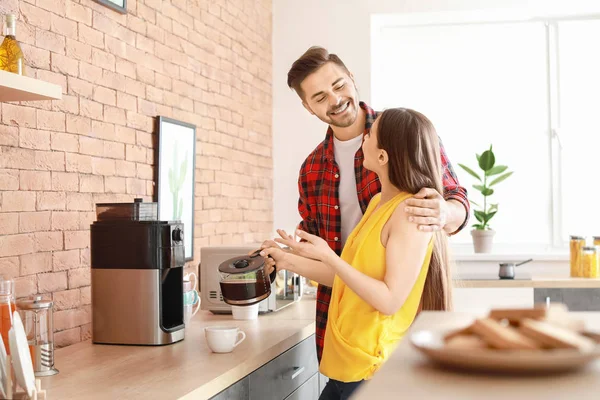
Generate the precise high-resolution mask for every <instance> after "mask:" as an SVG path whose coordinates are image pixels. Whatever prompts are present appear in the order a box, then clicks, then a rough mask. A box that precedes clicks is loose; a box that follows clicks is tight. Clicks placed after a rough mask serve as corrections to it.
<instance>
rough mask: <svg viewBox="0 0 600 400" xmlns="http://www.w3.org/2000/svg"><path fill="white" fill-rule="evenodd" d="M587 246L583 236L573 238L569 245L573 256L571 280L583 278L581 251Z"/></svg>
mask: <svg viewBox="0 0 600 400" xmlns="http://www.w3.org/2000/svg"><path fill="white" fill-rule="evenodd" d="M584 246H585V238H584V237H583V236H571V240H570V243H569V249H570V256H571V278H579V277H581V249H582V248H583V247H584Z"/></svg>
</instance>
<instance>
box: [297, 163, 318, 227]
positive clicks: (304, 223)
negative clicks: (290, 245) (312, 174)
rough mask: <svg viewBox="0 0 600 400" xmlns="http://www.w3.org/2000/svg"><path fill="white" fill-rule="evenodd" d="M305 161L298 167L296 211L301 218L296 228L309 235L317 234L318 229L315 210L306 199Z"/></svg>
mask: <svg viewBox="0 0 600 400" xmlns="http://www.w3.org/2000/svg"><path fill="white" fill-rule="evenodd" d="M306 176H307V174H306V162H304V163H303V164H302V167H301V168H300V175H299V177H298V193H299V194H300V196H299V198H298V212H299V213H300V217H301V218H302V220H301V221H300V223H299V224H298V228H299V229H302V230H303V231H305V232H308V233H310V234H311V235H319V229H318V228H317V222H316V210H313V209H312V208H311V206H310V204H309V201H308V187H307V186H308V182H307V180H306Z"/></svg>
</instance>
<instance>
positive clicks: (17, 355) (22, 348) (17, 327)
mask: <svg viewBox="0 0 600 400" xmlns="http://www.w3.org/2000/svg"><path fill="white" fill-rule="evenodd" d="M8 342H9V343H10V355H11V357H12V364H13V370H14V371H15V377H16V378H17V382H18V383H19V386H21V387H22V388H23V389H25V391H26V392H27V395H28V396H29V397H31V396H32V395H33V391H34V390H35V373H34V372H33V364H32V362H31V353H30V352H29V344H28V343H27V335H26V334H25V328H24V327H23V322H21V317H20V316H19V313H18V312H17V311H15V312H14V313H13V326H12V328H10V330H9V331H8Z"/></svg>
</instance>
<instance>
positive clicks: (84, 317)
mask: <svg viewBox="0 0 600 400" xmlns="http://www.w3.org/2000/svg"><path fill="white" fill-rule="evenodd" d="M90 322H91V312H89V311H88V310H87V309H86V308H77V309H72V310H61V311H57V312H55V313H54V327H55V328H56V330H57V331H64V330H66V329H73V328H75V327H78V326H80V325H84V324H89V323H90Z"/></svg>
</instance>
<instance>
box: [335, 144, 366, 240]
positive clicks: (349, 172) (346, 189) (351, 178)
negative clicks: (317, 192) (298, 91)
mask: <svg viewBox="0 0 600 400" xmlns="http://www.w3.org/2000/svg"><path fill="white" fill-rule="evenodd" d="M362 140H363V135H358V136H357V137H355V138H354V139H350V140H346V141H341V140H338V139H336V138H335V136H334V138H333V151H334V153H335V162H336V163H337V165H338V167H339V169H340V187H339V199H340V204H339V207H340V214H341V217H342V247H343V246H344V245H345V244H346V239H348V236H350V234H351V233H352V230H353V229H354V227H356V225H358V223H359V222H360V219H361V218H362V216H363V212H362V210H361V209H360V204H359V203H358V194H357V193H356V174H355V173H354V156H355V155H356V152H357V151H358V149H359V148H360V146H361V145H362Z"/></svg>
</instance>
